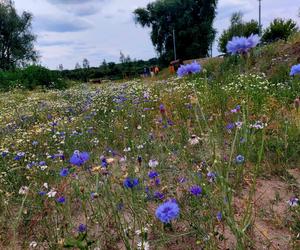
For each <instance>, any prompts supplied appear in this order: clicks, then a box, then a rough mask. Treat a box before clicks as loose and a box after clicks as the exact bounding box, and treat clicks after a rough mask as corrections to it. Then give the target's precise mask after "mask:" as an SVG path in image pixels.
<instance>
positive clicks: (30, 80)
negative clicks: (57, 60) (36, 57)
mask: <svg viewBox="0 0 300 250" xmlns="http://www.w3.org/2000/svg"><path fill="white" fill-rule="evenodd" d="M16 86H20V87H23V88H26V89H34V88H36V87H38V86H40V87H45V88H57V89H62V88H65V87H66V81H63V80H62V79H60V75H59V73H58V72H54V71H51V70H49V69H47V68H44V67H42V66H37V65H32V66H28V67H27V68H25V69H17V70H15V71H0V89H2V90H8V89H10V88H14V87H16Z"/></svg>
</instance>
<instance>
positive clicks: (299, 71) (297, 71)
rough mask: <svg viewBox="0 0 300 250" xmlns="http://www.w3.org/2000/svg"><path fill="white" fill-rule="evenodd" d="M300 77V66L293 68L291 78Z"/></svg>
mask: <svg viewBox="0 0 300 250" xmlns="http://www.w3.org/2000/svg"><path fill="white" fill-rule="evenodd" d="M295 75H300V64H297V65H294V66H293V67H292V68H291V73H290V76H295Z"/></svg>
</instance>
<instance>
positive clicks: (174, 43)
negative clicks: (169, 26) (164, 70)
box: [173, 28, 177, 61]
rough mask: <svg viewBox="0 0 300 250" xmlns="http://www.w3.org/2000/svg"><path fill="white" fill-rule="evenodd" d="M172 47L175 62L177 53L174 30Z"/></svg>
mask: <svg viewBox="0 0 300 250" xmlns="http://www.w3.org/2000/svg"><path fill="white" fill-rule="evenodd" d="M173 45H174V59H175V61H176V60H177V53H176V36H175V28H173Z"/></svg>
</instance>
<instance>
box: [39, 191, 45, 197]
mask: <svg viewBox="0 0 300 250" xmlns="http://www.w3.org/2000/svg"><path fill="white" fill-rule="evenodd" d="M46 193H47V192H45V191H39V192H38V194H39V195H40V196H44V195H46Z"/></svg>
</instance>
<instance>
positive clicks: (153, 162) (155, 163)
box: [148, 159, 158, 168]
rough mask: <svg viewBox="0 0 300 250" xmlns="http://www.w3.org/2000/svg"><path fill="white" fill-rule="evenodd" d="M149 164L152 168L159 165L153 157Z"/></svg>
mask: <svg viewBox="0 0 300 250" xmlns="http://www.w3.org/2000/svg"><path fill="white" fill-rule="evenodd" d="M148 165H149V167H150V168H155V167H157V165H158V161H157V160H153V159H151V160H150V161H149V163H148Z"/></svg>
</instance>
